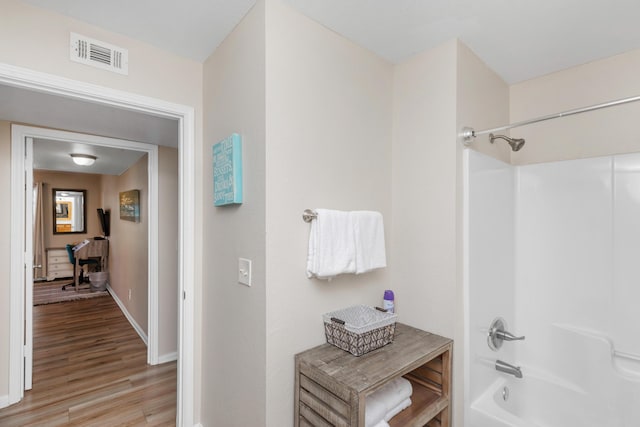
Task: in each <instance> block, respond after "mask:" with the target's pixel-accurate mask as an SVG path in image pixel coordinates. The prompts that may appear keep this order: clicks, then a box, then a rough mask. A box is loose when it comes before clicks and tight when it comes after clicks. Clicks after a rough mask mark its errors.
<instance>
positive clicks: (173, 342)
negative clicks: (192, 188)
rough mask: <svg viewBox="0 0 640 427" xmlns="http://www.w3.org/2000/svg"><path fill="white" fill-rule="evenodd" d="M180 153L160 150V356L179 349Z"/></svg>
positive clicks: (173, 149) (163, 148) (171, 149)
mask: <svg viewBox="0 0 640 427" xmlns="http://www.w3.org/2000/svg"><path fill="white" fill-rule="evenodd" d="M178 205H179V202H178V150H176V149H175V148H169V147H158V208H159V213H158V224H159V225H158V264H159V265H158V355H160V356H165V355H170V354H173V353H175V352H176V351H177V350H178V301H179V299H178V291H179V286H178V255H179V252H178Z"/></svg>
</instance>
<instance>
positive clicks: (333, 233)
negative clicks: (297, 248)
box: [307, 209, 356, 279]
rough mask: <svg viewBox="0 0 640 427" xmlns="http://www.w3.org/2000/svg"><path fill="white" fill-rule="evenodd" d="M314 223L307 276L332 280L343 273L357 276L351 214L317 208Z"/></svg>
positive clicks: (310, 238)
mask: <svg viewBox="0 0 640 427" xmlns="http://www.w3.org/2000/svg"><path fill="white" fill-rule="evenodd" d="M315 211H316V213H317V217H316V219H315V220H314V221H312V222H311V231H310V234H309V253H308V257H307V277H309V278H311V277H317V278H319V279H330V278H332V277H333V276H337V275H338V274H343V273H355V271H356V248H355V241H354V230H353V222H352V221H351V217H350V215H349V212H343V211H336V210H330V209H316V210H315Z"/></svg>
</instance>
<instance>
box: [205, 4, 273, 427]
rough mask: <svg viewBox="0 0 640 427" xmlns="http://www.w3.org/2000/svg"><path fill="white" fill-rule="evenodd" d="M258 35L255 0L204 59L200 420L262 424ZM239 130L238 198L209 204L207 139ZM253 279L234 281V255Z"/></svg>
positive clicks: (261, 55) (259, 12)
mask: <svg viewBox="0 0 640 427" xmlns="http://www.w3.org/2000/svg"><path fill="white" fill-rule="evenodd" d="M264 44H265V39H264V2H262V1H259V2H258V3H257V5H256V6H255V7H254V8H253V9H252V10H251V11H250V12H249V13H248V15H247V16H245V18H244V19H243V20H242V22H240V23H239V24H238V26H237V27H236V28H235V29H234V31H233V32H232V33H231V34H230V35H229V36H228V37H227V39H226V40H225V41H224V42H223V43H222V44H221V45H220V46H219V47H218V49H217V50H216V52H215V53H214V54H213V55H212V56H211V57H210V58H209V59H208V60H207V61H206V62H205V65H204V113H205V140H206V143H205V144H204V147H203V150H202V151H201V157H202V161H203V162H204V164H205V171H206V173H205V177H204V182H203V184H204V185H203V187H204V193H203V197H202V200H203V204H204V206H203V212H204V217H205V218H206V221H205V224H204V244H203V256H204V259H205V263H206V268H205V269H204V271H203V294H202V297H203V298H202V301H203V302H202V304H203V313H202V322H203V323H202V328H203V333H202V361H203V364H202V368H201V369H202V371H201V375H198V374H197V375H198V376H200V377H201V378H202V402H203V405H202V420H201V423H202V425H205V426H228V427H233V426H239V427H241V426H264V425H265V399H266V394H265V393H266V389H265V375H266V372H265V369H266V366H265V341H266V339H267V338H266V336H265V310H266V306H265V286H266V285H265V81H264V73H265V46H264ZM234 132H236V133H239V134H240V135H241V136H242V163H243V185H244V194H243V200H244V202H243V203H242V205H235V206H233V205H232V206H225V207H214V206H213V173H212V162H213V160H212V146H213V144H215V143H216V142H218V141H220V140H222V139H223V138H225V137H227V136H229V135H230V134H231V133H234ZM239 257H242V258H248V259H250V260H251V261H252V276H253V285H252V286H251V287H246V286H244V285H240V284H238V270H237V268H238V258H239Z"/></svg>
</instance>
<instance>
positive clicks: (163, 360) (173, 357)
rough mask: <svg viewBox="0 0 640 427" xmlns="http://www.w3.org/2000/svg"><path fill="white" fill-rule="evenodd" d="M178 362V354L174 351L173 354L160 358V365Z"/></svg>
mask: <svg viewBox="0 0 640 427" xmlns="http://www.w3.org/2000/svg"><path fill="white" fill-rule="evenodd" d="M176 360H178V352H177V351H174V352H173V353H167V354H163V355H161V356H158V364H163V363H167V362H175V361H176Z"/></svg>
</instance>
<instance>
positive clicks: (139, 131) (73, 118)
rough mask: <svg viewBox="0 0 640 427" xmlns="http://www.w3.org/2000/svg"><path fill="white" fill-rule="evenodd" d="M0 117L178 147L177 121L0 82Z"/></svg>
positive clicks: (19, 121)
mask: <svg viewBox="0 0 640 427" xmlns="http://www.w3.org/2000/svg"><path fill="white" fill-rule="evenodd" d="M0 100H2V101H1V102H0V119H2V120H8V121H12V122H18V123H29V124H32V125H38V126H47V127H52V128H56V129H64V130H69V131H73V132H81V133H90V134H93V135H102V136H109V137H111V138H119V139H125V140H129V141H138V142H146V143H148V144H155V145H164V146H167V147H174V148H177V147H178V121H177V120H174V119H168V118H164V117H157V116H151V115H149V114H143V113H140V112H137V111H129V110H125V109H122V108H114V107H107V106H104V105H100V104H92V103H90V102H87V101H79V100H77V99H71V98H65V97H63V96H59V95H50V94H46V93H43V92H36V91H31V90H26V89H21V88H15V87H11V86H3V85H0Z"/></svg>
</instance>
